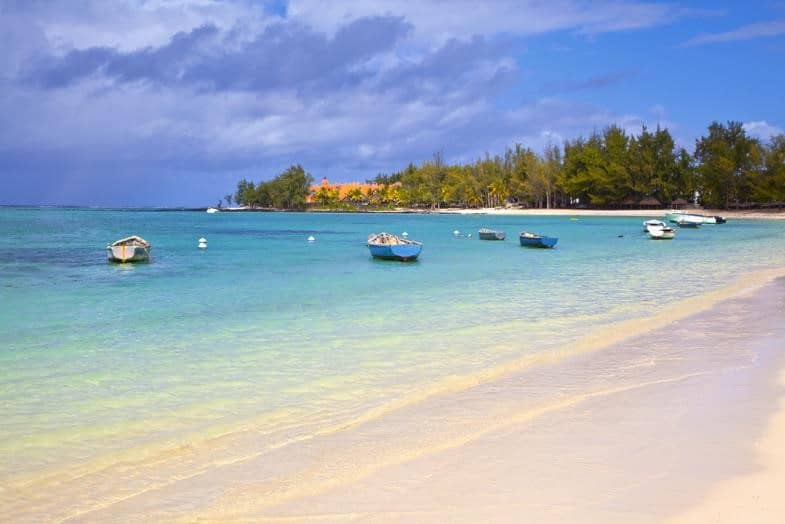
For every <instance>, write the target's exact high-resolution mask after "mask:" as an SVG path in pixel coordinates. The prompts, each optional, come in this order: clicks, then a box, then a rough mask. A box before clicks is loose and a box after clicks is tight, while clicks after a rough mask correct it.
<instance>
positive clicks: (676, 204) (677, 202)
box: [671, 198, 689, 209]
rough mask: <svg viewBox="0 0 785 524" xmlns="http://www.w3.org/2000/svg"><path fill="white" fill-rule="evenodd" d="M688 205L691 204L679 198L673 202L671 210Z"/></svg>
mask: <svg viewBox="0 0 785 524" xmlns="http://www.w3.org/2000/svg"><path fill="white" fill-rule="evenodd" d="M687 204H689V202H687V201H686V200H684V199H683V198H677V199H676V200H674V201H673V202H671V209H681V208H683V207H684V206H686V205H687Z"/></svg>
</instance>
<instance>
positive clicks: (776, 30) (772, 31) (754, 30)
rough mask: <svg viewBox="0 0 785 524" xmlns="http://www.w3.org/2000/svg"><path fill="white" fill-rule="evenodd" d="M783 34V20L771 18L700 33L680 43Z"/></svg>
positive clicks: (784, 27) (704, 42)
mask: <svg viewBox="0 0 785 524" xmlns="http://www.w3.org/2000/svg"><path fill="white" fill-rule="evenodd" d="M780 35H785V20H773V21H771V22H761V23H758V24H750V25H745V26H742V27H740V28H738V29H734V30H732V31H725V32H722V33H707V34H701V35H698V36H696V37H694V38H690V39H689V40H687V41H686V42H684V43H683V44H682V46H683V47H692V46H698V45H704V44H714V43H719V42H736V41H739V40H751V39H753V38H763V37H772V36H780Z"/></svg>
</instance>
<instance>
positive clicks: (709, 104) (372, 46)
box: [0, 0, 785, 206]
mask: <svg viewBox="0 0 785 524" xmlns="http://www.w3.org/2000/svg"><path fill="white" fill-rule="evenodd" d="M0 49H2V50H3V51H2V53H0V204H69V205H97V206H101V205H104V206H177V205H184V206H192V205H193V206H197V205H211V204H213V203H215V202H216V201H217V200H218V198H220V197H221V196H222V195H224V194H225V193H228V192H231V191H232V190H233V188H234V186H235V184H236V182H237V180H238V179H239V178H240V177H242V176H245V177H248V178H251V179H253V180H256V181H258V180H261V179H268V178H271V177H272V176H274V175H276V174H277V173H279V172H280V171H282V170H283V169H285V168H286V167H287V166H289V165H290V164H292V163H302V164H303V165H304V167H305V168H306V169H307V170H308V171H309V172H311V173H312V174H313V175H314V177H316V178H317V179H318V178H320V177H322V176H327V177H329V178H330V179H331V180H333V181H350V180H364V179H366V178H370V177H373V176H374V175H376V174H377V173H380V172H384V173H389V172H392V171H396V170H398V169H400V168H402V167H404V166H405V165H406V164H407V163H408V162H409V161H414V162H420V161H422V160H425V159H428V158H430V157H432V155H433V153H434V152H436V151H442V152H443V154H444V156H445V158H446V159H447V160H449V161H453V162H464V161H471V160H473V159H475V158H477V157H478V156H480V155H483V154H484V153H485V152H489V153H491V154H493V153H497V152H501V151H502V149H503V148H504V147H505V146H507V145H512V144H514V143H522V144H524V145H526V146H530V147H532V148H534V149H536V150H539V149H541V148H542V147H543V146H544V145H546V144H547V143H549V142H561V141H563V140H564V139H566V138H574V137H576V136H580V135H586V134H588V133H591V132H592V131H593V130H595V129H602V128H603V127H605V126H607V125H609V124H612V123H615V124H618V125H620V126H622V127H624V128H625V129H627V130H628V131H629V132H630V133H635V132H637V131H639V130H640V127H641V125H644V124H645V125H648V126H650V127H654V126H656V125H657V124H658V123H660V124H661V125H663V126H667V127H668V128H669V129H670V130H671V132H672V133H673V135H674V136H675V137H676V139H677V141H678V142H679V143H680V144H681V145H684V146H685V147H687V148H688V149H690V150H691V149H692V146H693V144H694V141H695V139H696V138H697V137H699V136H700V135H701V134H702V133H703V131H704V129H705V128H706V126H707V125H708V124H709V123H710V122H711V121H712V120H719V121H725V120H739V121H742V122H744V123H745V126H746V128H747V130H748V131H749V132H750V133H751V134H753V135H755V136H758V137H760V138H761V139H762V140H767V139H768V137H770V136H771V135H772V134H778V133H782V132H783V129H785V103H784V101H785V96H783V86H785V0H782V1H775V0H772V1H760V2H745V3H741V2H721V1H718V2H679V1H674V2H664V3H660V2H646V1H626V0H613V1H592V2H589V1H579V0H550V1H540V0H537V1H526V0H500V1H493V0H489V1H486V2H470V1H452V2H449V1H438V2H409V1H380V0H369V1H364V2H349V1H335V2H320V1H316V0H292V1H289V2H284V1H276V2H261V1H253V0H235V1H221V2H219V1H213V0H123V1H117V2H105V1H102V0H71V1H67V2H66V1H63V2H57V1H43V0H0Z"/></svg>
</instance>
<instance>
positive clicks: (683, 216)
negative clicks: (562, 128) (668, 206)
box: [665, 211, 726, 227]
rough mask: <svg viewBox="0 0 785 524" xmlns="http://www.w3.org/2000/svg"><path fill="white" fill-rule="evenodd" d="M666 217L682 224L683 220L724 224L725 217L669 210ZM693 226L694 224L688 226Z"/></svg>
mask: <svg viewBox="0 0 785 524" xmlns="http://www.w3.org/2000/svg"><path fill="white" fill-rule="evenodd" d="M665 217H666V218H667V219H668V221H669V222H673V223H674V224H679V225H681V222H695V223H696V224H699V225H700V224H724V223H725V222H726V220H725V218H724V217H721V216H716V215H699V214H697V213H687V212H686V211H669V212H668V213H667V214H666V215H665ZM687 227H692V226H687Z"/></svg>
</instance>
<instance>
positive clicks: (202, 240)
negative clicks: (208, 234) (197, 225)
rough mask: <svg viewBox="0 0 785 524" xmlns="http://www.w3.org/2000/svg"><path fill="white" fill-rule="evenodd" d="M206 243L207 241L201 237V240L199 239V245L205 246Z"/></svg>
mask: <svg viewBox="0 0 785 524" xmlns="http://www.w3.org/2000/svg"><path fill="white" fill-rule="evenodd" d="M206 242H207V239H206V238H204V237H202V238H200V239H199V243H200V244H205V243H206Z"/></svg>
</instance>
